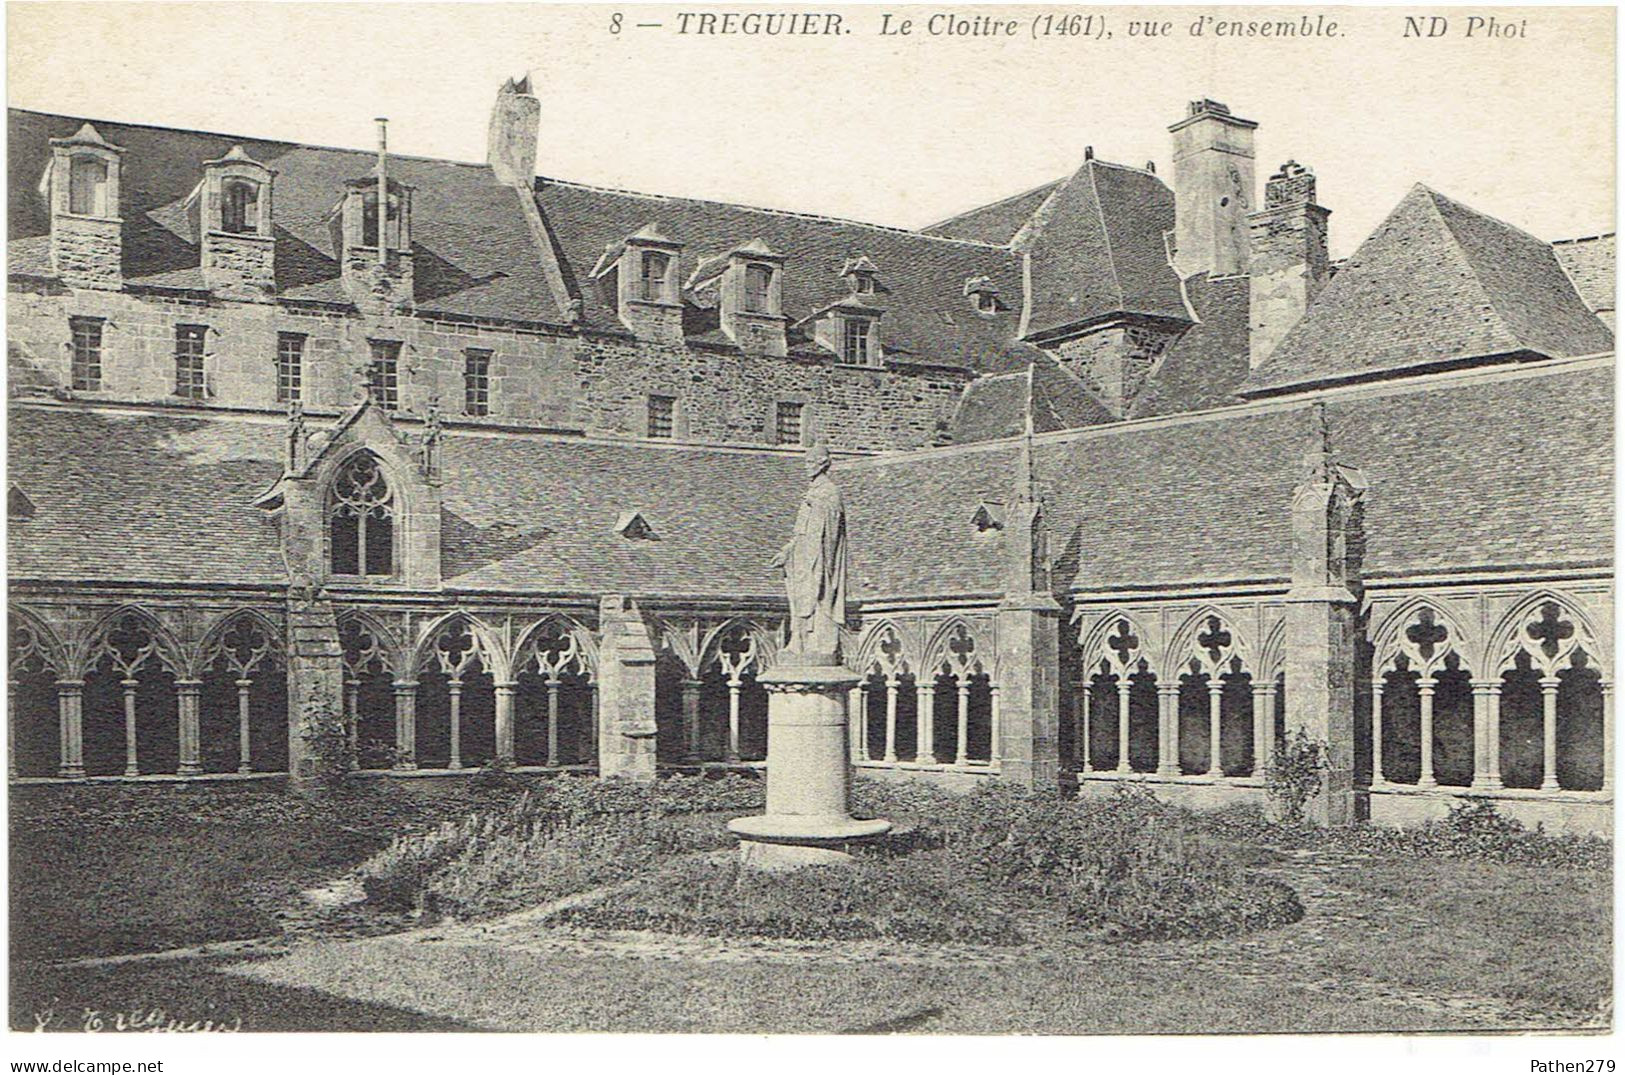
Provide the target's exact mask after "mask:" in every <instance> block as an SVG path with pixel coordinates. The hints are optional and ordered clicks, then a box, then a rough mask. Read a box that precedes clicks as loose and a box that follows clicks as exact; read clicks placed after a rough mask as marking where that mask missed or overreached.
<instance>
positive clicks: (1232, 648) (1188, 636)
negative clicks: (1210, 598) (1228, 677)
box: [1163, 605, 1258, 675]
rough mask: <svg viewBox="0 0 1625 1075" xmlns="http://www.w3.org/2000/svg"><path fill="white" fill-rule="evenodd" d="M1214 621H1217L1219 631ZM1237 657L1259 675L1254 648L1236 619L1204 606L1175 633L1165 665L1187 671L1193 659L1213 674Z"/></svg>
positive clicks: (1219, 609)
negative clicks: (1215, 628) (1215, 627)
mask: <svg viewBox="0 0 1625 1075" xmlns="http://www.w3.org/2000/svg"><path fill="white" fill-rule="evenodd" d="M1213 621H1217V630H1214V622H1213ZM1238 657H1239V658H1240V659H1241V665H1242V667H1243V668H1245V669H1246V670H1247V671H1248V672H1251V673H1253V674H1254V675H1257V674H1258V665H1257V662H1256V661H1255V660H1254V658H1253V649H1252V646H1251V644H1250V642H1249V640H1248V638H1247V636H1246V634H1245V632H1243V631H1242V630H1241V629H1240V628H1239V627H1238V626H1237V620H1236V618H1235V617H1234V616H1232V615H1230V614H1229V613H1227V612H1225V611H1224V610H1223V609H1221V608H1219V607H1218V606H1217V605H1204V606H1203V607H1201V608H1199V609H1197V610H1196V611H1195V612H1193V613H1191V614H1190V615H1189V616H1187V617H1185V621H1184V622H1183V623H1181V624H1180V625H1179V628H1178V629H1177V630H1175V631H1174V633H1173V636H1172V640H1171V641H1170V642H1169V644H1168V649H1167V651H1166V653H1165V654H1164V655H1163V665H1164V667H1166V668H1168V669H1170V670H1174V671H1178V670H1180V669H1188V668H1189V666H1190V662H1191V661H1193V660H1194V661H1196V662H1197V663H1198V664H1199V665H1200V666H1201V668H1202V671H1204V672H1207V673H1209V674H1211V673H1213V672H1214V671H1215V670H1218V669H1224V668H1227V667H1228V666H1229V665H1230V663H1231V660H1232V659H1233V658H1238Z"/></svg>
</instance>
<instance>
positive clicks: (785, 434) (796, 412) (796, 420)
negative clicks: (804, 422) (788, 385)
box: [773, 403, 803, 444]
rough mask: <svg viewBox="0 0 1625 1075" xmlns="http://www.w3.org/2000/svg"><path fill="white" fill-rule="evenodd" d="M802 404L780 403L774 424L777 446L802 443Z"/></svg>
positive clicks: (774, 436) (774, 438)
mask: <svg viewBox="0 0 1625 1075" xmlns="http://www.w3.org/2000/svg"><path fill="white" fill-rule="evenodd" d="M802 407H803V404H800V403H780V404H779V405H778V409H777V412H776V416H775V419H774V423H773V440H774V443H775V444H800V443H801V410H802Z"/></svg>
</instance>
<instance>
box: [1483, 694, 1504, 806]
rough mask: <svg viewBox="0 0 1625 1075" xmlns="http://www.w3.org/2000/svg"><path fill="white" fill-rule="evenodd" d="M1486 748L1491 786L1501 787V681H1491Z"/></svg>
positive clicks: (1486, 768)
mask: <svg viewBox="0 0 1625 1075" xmlns="http://www.w3.org/2000/svg"><path fill="white" fill-rule="evenodd" d="M1484 713H1485V727H1484V748H1485V754H1486V755H1487V756H1488V758H1489V760H1488V761H1487V762H1486V763H1485V772H1486V774H1487V775H1488V777H1489V786H1490V787H1492V788H1499V787H1501V786H1502V784H1501V681H1500V680H1498V679H1497V680H1492V681H1491V682H1490V694H1489V700H1488V702H1487V703H1486V705H1485V710H1484Z"/></svg>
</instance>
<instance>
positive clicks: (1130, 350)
mask: <svg viewBox="0 0 1625 1075" xmlns="http://www.w3.org/2000/svg"><path fill="white" fill-rule="evenodd" d="M1176 335H1177V334H1176V333H1172V332H1165V331H1161V330H1158V329H1153V328H1148V327H1145V326H1142V325H1109V326H1106V327H1104V328H1101V329H1099V330H1098V331H1095V332H1091V333H1088V334H1087V335H1084V336H1078V337H1076V338H1074V339H1070V340H1066V341H1064V342H1063V343H1060V344H1059V345H1057V346H1056V347H1055V348H1054V354H1055V357H1056V358H1058V359H1060V361H1061V364H1062V365H1064V366H1065V367H1066V368H1067V369H1069V370H1071V371H1072V372H1073V373H1074V374H1076V375H1077V376H1078V377H1079V378H1080V379H1081V380H1082V381H1083V383H1084V384H1086V385H1088V386H1089V388H1090V390H1091V391H1093V392H1094V393H1095V396H1096V397H1097V398H1098V399H1099V400H1100V402H1101V403H1103V404H1105V405H1106V407H1107V409H1109V410H1110V411H1111V412H1112V414H1114V415H1115V416H1117V417H1118V418H1122V417H1124V416H1125V415H1127V414H1128V412H1129V409H1130V408H1131V407H1132V406H1133V405H1134V401H1135V400H1136V399H1137V398H1139V395H1140V393H1141V391H1142V390H1143V389H1144V388H1145V385H1146V380H1147V378H1148V377H1150V375H1151V370H1152V367H1154V366H1155V365H1156V363H1157V359H1159V358H1160V357H1162V353H1163V352H1164V351H1165V350H1167V349H1168V345H1169V344H1170V343H1172V342H1173V340H1174V339H1175V338H1176Z"/></svg>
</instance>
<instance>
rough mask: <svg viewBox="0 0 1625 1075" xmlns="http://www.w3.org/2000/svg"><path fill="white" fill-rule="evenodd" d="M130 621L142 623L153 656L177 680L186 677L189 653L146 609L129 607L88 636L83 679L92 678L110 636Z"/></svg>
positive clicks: (103, 621) (103, 620)
mask: <svg viewBox="0 0 1625 1075" xmlns="http://www.w3.org/2000/svg"><path fill="white" fill-rule="evenodd" d="M126 618H133V619H134V620H136V621H138V622H139V623H140V624H141V625H142V627H143V628H144V629H145V630H146V631H147V633H148V634H149V635H151V637H152V656H153V657H154V658H155V659H156V660H157V661H158V663H159V665H160V666H161V667H162V668H163V669H165V670H166V671H168V672H170V673H171V674H172V675H175V676H177V677H184V676H185V675H186V673H187V670H188V664H187V661H186V651H185V650H184V649H183V648H182V646H181V644H180V642H179V641H178V640H177V639H176V638H175V636H174V634H173V633H172V632H171V631H170V630H169V628H167V627H165V626H164V625H163V622H162V621H160V620H159V619H158V617H157V616H156V615H155V614H154V613H153V612H152V611H151V610H150V609H148V608H146V607H145V606H142V605H136V604H125V605H120V606H118V607H117V608H115V609H113V610H112V611H111V612H109V613H107V614H106V615H104V616H102V617H101V618H100V619H98V620H97V621H96V623H95V625H94V626H93V627H92V628H91V630H90V631H89V633H88V634H87V635H86V637H85V645H84V649H83V652H82V653H81V655H80V657H81V662H82V663H81V665H80V667H79V669H78V670H77V671H78V673H79V675H80V676H84V675H88V674H89V673H90V672H91V671H92V670H93V669H94V668H95V666H96V664H97V663H98V662H99V661H100V659H101V647H102V645H103V643H104V642H106V640H107V636H108V634H109V633H110V632H111V631H113V629H114V628H116V627H117V626H118V625H119V624H120V623H122V622H124V621H125V619H126Z"/></svg>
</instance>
